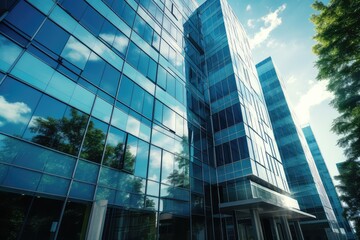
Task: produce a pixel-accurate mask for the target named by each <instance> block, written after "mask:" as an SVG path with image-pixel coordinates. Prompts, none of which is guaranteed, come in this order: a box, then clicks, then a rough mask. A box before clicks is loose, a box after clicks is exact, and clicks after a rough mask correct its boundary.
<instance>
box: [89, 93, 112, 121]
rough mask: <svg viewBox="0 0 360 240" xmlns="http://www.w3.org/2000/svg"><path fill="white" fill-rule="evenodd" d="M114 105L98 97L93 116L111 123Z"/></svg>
mask: <svg viewBox="0 0 360 240" xmlns="http://www.w3.org/2000/svg"><path fill="white" fill-rule="evenodd" d="M112 108H113V107H112V105H111V104H109V103H108V102H106V101H104V100H103V99H101V98H99V97H96V100H95V104H94V107H93V111H92V115H93V116H94V117H96V118H98V119H100V120H102V121H104V122H110V117H111V112H112Z"/></svg>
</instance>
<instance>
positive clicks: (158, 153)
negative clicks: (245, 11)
mask: <svg viewBox="0 0 360 240" xmlns="http://www.w3.org/2000/svg"><path fill="white" fill-rule="evenodd" d="M8 3H9V4H7V5H5V9H4V10H3V11H1V17H0V199H1V201H0V212H1V215H0V239H85V238H87V239H99V238H101V237H102V238H103V239H263V238H267V239H269V238H272V237H274V239H284V238H285V239H291V235H293V236H297V239H301V231H299V230H300V229H299V224H298V222H297V221H296V220H297V219H299V218H303V217H311V215H309V214H306V213H304V212H301V211H300V210H299V206H298V203H297V201H296V200H294V199H293V198H291V196H290V192H289V187H288V183H287V180H286V177H285V173H284V169H283V163H282V161H281V158H280V154H279V152H278V149H277V145H276V142H275V140H274V135H273V132H272V127H271V123H270V121H269V117H268V112H267V108H266V106H265V102H264V98H263V95H262V90H261V87H260V84H259V80H258V78H257V74H256V70H255V66H254V64H253V62H252V59H251V54H250V48H249V43H248V40H247V37H246V35H245V32H244V30H243V29H242V27H241V25H240V23H239V22H238V20H237V19H236V17H235V14H234V13H233V12H232V10H231V8H230V7H229V5H228V3H227V2H226V1H225V0H211V1H207V2H205V3H204V4H203V5H202V6H200V7H198V6H197V4H196V3H195V2H194V1H192V0H174V1H173V0H166V1H165V0H126V1H125V0H86V1H85V0H59V1H53V0H27V1H25V0H20V1H16V0H13V1H9V2H8ZM288 220H291V221H292V222H293V223H292V224H294V225H291V226H290V227H289V224H288Z"/></svg>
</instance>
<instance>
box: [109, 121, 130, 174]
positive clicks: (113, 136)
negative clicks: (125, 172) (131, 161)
mask: <svg viewBox="0 0 360 240" xmlns="http://www.w3.org/2000/svg"><path fill="white" fill-rule="evenodd" d="M125 140H126V133H125V132H123V131H120V130H118V129H117V128H114V127H111V128H110V132H109V134H108V138H107V143H106V150H105V155H104V160H103V163H104V165H106V166H109V167H113V168H119V167H120V163H121V162H122V161H123V157H124V149H125Z"/></svg>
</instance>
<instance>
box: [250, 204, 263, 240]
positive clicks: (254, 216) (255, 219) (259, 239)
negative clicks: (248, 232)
mask: <svg viewBox="0 0 360 240" xmlns="http://www.w3.org/2000/svg"><path fill="white" fill-rule="evenodd" d="M250 216H251V223H252V226H253V229H254V235H255V240H264V235H263V232H262V228H261V221H260V216H259V210H257V209H250Z"/></svg>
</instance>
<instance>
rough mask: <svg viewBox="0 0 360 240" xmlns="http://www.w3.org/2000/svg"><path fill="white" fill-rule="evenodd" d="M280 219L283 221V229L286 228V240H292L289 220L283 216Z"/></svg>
mask: <svg viewBox="0 0 360 240" xmlns="http://www.w3.org/2000/svg"><path fill="white" fill-rule="evenodd" d="M280 219H281V224H282V225H283V228H284V235H285V239H287V240H292V236H291V232H290V227H289V223H288V220H287V218H286V217H285V216H282V217H281V218H280Z"/></svg>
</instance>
